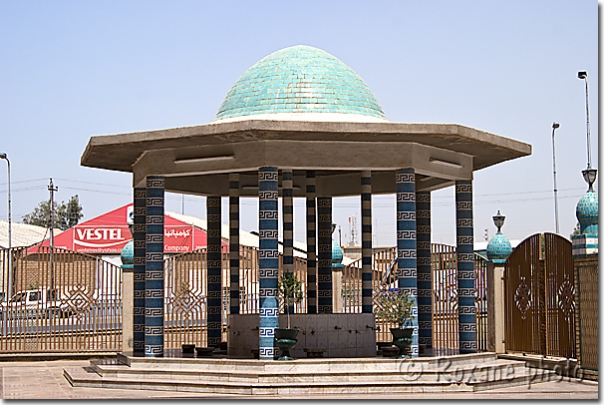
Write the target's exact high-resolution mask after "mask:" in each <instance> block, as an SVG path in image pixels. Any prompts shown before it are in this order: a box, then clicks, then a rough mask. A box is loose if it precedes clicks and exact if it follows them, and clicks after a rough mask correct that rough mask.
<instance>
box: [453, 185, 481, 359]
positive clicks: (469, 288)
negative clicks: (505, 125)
mask: <svg viewBox="0 0 604 405" xmlns="http://www.w3.org/2000/svg"><path fill="white" fill-rule="evenodd" d="M455 205H456V217H457V303H458V304H457V308H458V310H459V353H460V354H464V353H476V307H475V303H474V223H473V217H474V213H473V204H472V180H457V181H456V182H455Z"/></svg>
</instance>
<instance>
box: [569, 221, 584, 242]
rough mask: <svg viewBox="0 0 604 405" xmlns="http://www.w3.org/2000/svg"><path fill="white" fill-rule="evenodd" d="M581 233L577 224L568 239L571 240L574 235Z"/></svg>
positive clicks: (579, 225)
mask: <svg viewBox="0 0 604 405" xmlns="http://www.w3.org/2000/svg"><path fill="white" fill-rule="evenodd" d="M580 233H581V224H579V223H578V222H577V225H576V226H575V229H574V230H573V233H571V234H570V237H571V238H572V237H573V236H575V235H579V234H580Z"/></svg>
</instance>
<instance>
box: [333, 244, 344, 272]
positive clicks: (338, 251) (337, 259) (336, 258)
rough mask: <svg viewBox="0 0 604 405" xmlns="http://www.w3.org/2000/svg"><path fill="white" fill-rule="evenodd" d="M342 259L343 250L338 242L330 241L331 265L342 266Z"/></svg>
mask: <svg viewBox="0 0 604 405" xmlns="http://www.w3.org/2000/svg"><path fill="white" fill-rule="evenodd" d="M343 259H344V251H343V250H342V247H341V246H340V244H339V243H338V242H336V241H335V240H332V241H331V267H344V265H343V264H342V260H343Z"/></svg>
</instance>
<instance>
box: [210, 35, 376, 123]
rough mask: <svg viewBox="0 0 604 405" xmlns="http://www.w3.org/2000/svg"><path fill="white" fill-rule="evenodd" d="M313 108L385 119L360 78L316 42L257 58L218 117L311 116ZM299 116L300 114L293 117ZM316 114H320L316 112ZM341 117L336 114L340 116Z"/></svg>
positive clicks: (225, 100)
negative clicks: (318, 47)
mask: <svg viewBox="0 0 604 405" xmlns="http://www.w3.org/2000/svg"><path fill="white" fill-rule="evenodd" d="M309 113H319V114H321V115H323V116H325V114H329V113H331V114H330V118H329V119H334V115H333V114H337V116H339V117H340V119H341V117H342V115H343V114H346V117H347V118H346V119H352V118H354V117H357V118H358V117H364V119H357V120H364V121H367V120H369V121H371V120H373V121H374V122H375V121H376V120H377V121H384V120H386V116H385V115H384V112H383V111H382V108H381V107H380V104H379V103H378V101H377V99H376V97H375V95H374V94H373V92H372V91H371V90H370V89H369V87H368V86H367V84H365V82H364V81H363V79H361V77H360V76H359V75H358V74H357V73H356V72H355V71H354V70H352V69H351V68H350V67H348V66H347V65H346V64H344V63H343V62H342V61H340V60H339V59H338V58H336V57H335V56H333V55H330V54H329V53H327V52H325V51H323V50H321V49H317V48H313V47H311V46H305V45H297V46H292V47H289V48H285V49H281V50H279V51H277V52H274V53H272V54H270V55H268V56H266V57H265V58H263V59H261V60H260V61H258V62H257V63H256V64H254V65H253V66H252V67H250V68H249V69H248V70H247V71H246V72H245V73H243V75H242V76H241V77H240V78H239V80H237V82H235V84H234V85H233V87H232V88H231V90H229V92H228V93H227V95H226V97H225V99H224V101H223V102H222V104H221V106H220V108H219V109H218V113H217V114H216V118H215V121H218V120H224V119H229V118H230V119H234V118H242V117H250V116H256V117H258V118H261V117H259V116H260V115H263V114H272V116H268V117H266V116H265V117H263V118H273V119H280V118H278V117H277V116H276V114H280V115H284V114H287V119H300V117H301V114H305V115H304V116H302V117H303V118H304V119H310V117H309ZM293 116H297V117H293ZM314 116H315V119H317V118H316V117H317V114H314ZM337 116H336V117H337Z"/></svg>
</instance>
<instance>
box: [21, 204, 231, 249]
mask: <svg viewBox="0 0 604 405" xmlns="http://www.w3.org/2000/svg"><path fill="white" fill-rule="evenodd" d="M131 212H132V204H128V205H125V206H123V207H120V208H118V209H116V210H113V211H110V212H108V213H106V214H104V215H101V216H98V217H96V218H93V219H90V220H88V221H85V222H82V223H81V224H78V225H76V226H74V227H73V228H70V229H68V230H66V231H64V232H62V233H60V234H58V235H56V236H55V240H54V244H55V247H57V248H63V249H68V250H73V251H76V252H81V253H89V254H112V253H114V254H119V253H121V251H122V249H123V248H124V246H125V245H126V243H128V242H129V241H130V239H132V234H131V233H130V229H129V227H128V218H129V216H130V213H131ZM207 240H208V239H207V234H206V232H205V231H204V230H202V229H200V228H198V227H196V226H193V225H191V224H188V223H186V222H183V221H180V220H178V219H176V218H172V217H170V216H168V215H166V216H165V218H164V252H166V253H185V252H190V251H193V250H197V249H200V248H202V247H206V246H207ZM49 245H50V242H49V241H48V240H46V241H44V242H43V243H42V245H41V246H49ZM223 246H228V245H227V244H226V243H225V242H223ZM36 249H37V246H34V247H31V248H30V249H29V250H28V253H35V252H36Z"/></svg>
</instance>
